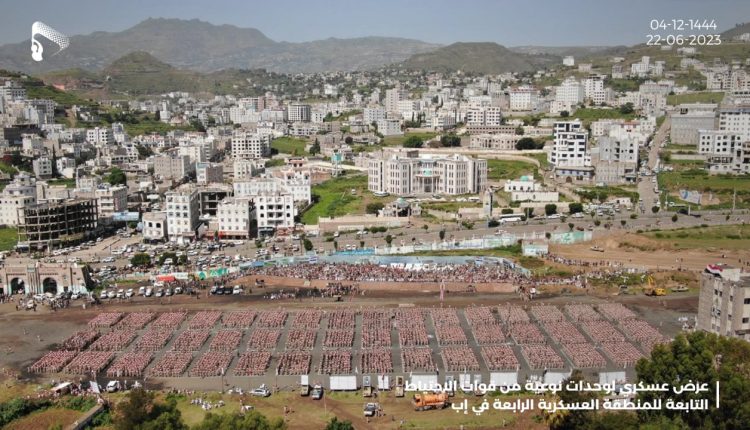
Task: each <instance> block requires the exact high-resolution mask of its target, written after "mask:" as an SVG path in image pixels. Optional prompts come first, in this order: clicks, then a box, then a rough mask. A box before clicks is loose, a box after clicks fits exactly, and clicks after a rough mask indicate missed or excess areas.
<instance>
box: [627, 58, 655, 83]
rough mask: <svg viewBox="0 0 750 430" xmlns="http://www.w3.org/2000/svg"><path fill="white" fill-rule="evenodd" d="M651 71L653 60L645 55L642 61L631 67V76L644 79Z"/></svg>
mask: <svg viewBox="0 0 750 430" xmlns="http://www.w3.org/2000/svg"><path fill="white" fill-rule="evenodd" d="M650 71H651V59H650V58H649V57H648V56H646V55H644V56H643V57H641V61H639V62H637V63H633V64H631V65H630V74H631V75H633V76H637V77H639V78H642V77H644V76H646V75H648V74H649V72H650Z"/></svg>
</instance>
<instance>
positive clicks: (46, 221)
mask: <svg viewBox="0 0 750 430" xmlns="http://www.w3.org/2000/svg"><path fill="white" fill-rule="evenodd" d="M18 220H19V224H18V247H19V248H22V249H23V248H26V249H28V250H41V249H54V248H62V247H66V246H69V245H73V244H75V243H78V242H82V241H84V240H87V239H88V238H90V237H93V236H95V235H96V230H97V220H98V213H97V207H96V199H70V200H64V201H60V202H46V203H39V204H35V205H29V206H25V207H23V208H19V209H18Z"/></svg>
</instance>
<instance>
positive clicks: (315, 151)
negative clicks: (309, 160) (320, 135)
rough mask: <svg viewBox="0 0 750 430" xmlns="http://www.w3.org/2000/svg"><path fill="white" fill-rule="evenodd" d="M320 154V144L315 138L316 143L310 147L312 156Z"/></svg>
mask: <svg viewBox="0 0 750 430" xmlns="http://www.w3.org/2000/svg"><path fill="white" fill-rule="evenodd" d="M315 154H320V142H319V141H318V139H317V138H315V143H313V144H312V145H310V155H315Z"/></svg>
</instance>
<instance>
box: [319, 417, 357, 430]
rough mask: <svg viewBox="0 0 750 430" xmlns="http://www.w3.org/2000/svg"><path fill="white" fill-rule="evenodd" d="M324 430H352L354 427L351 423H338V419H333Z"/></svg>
mask: <svg viewBox="0 0 750 430" xmlns="http://www.w3.org/2000/svg"><path fill="white" fill-rule="evenodd" d="M325 430H354V426H353V425H352V422H351V421H339V419H338V418H336V417H333V418H331V421H329V422H328V425H326V428H325Z"/></svg>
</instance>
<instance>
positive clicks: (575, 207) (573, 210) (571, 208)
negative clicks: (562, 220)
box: [568, 202, 583, 215]
mask: <svg viewBox="0 0 750 430" xmlns="http://www.w3.org/2000/svg"><path fill="white" fill-rule="evenodd" d="M568 212H570V214H571V215H573V214H577V213H580V212H583V203H578V202H575V203H569V204H568Z"/></svg>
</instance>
